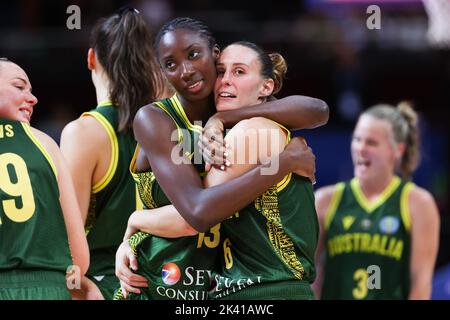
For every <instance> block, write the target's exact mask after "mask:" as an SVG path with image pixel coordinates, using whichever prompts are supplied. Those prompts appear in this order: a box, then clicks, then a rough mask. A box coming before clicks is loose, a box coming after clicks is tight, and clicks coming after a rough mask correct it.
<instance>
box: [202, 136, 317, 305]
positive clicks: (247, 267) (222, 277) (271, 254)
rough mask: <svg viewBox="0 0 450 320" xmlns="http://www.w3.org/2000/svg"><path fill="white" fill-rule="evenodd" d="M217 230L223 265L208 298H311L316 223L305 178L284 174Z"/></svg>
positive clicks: (309, 190) (311, 198)
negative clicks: (220, 243) (220, 238)
mask: <svg viewBox="0 0 450 320" xmlns="http://www.w3.org/2000/svg"><path fill="white" fill-rule="evenodd" d="M286 131H287V130H286ZM289 137H290V134H289V133H288V139H289ZM222 230H223V236H222V238H223V239H224V241H223V243H222V249H223V254H222V255H221V259H222V264H221V265H222V267H221V269H220V271H219V273H218V274H217V275H215V277H214V280H215V283H216V286H215V288H214V290H213V291H211V292H210V295H211V297H212V298H214V299H312V298H313V293H312V290H311V288H310V283H312V282H313V281H314V278H315V268H314V254H315V250H316V246H317V241H318V234H319V224H318V220H317V214H316V210H315V205H314V193H313V188H312V184H311V182H310V181H309V180H308V179H306V178H304V177H300V176H297V175H295V174H289V175H288V176H286V177H285V178H284V179H283V180H282V181H280V182H279V183H278V184H277V185H275V186H273V187H271V188H269V190H267V191H266V192H265V193H264V194H263V195H262V196H260V197H258V198H257V199H256V200H255V201H254V202H253V203H252V204H250V205H248V206H247V207H245V208H244V209H242V210H241V211H239V212H238V213H237V214H235V215H234V216H232V217H231V218H229V219H227V220H225V221H223V222H222Z"/></svg>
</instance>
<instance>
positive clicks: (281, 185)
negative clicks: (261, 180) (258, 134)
mask: <svg viewBox="0 0 450 320" xmlns="http://www.w3.org/2000/svg"><path fill="white" fill-rule="evenodd" d="M265 119H267V118H265ZM267 120H269V121H272V122H273V123H275V124H276V125H277V126H278V127H280V129H281V130H282V131H285V133H286V144H288V143H289V142H290V141H291V139H292V136H291V131H290V130H289V129H287V128H286V127H285V126H283V125H282V124H279V123H278V122H276V121H273V120H271V119H267ZM291 179H292V172H291V173H289V174H288V175H286V176H285V177H284V178H283V180H281V181H280V182H278V183H277V192H280V191H282V190H283V189H284V188H286V187H287V185H288V184H289V182H290V181H291Z"/></svg>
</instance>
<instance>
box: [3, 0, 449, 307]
mask: <svg viewBox="0 0 450 320" xmlns="http://www.w3.org/2000/svg"><path fill="white" fill-rule="evenodd" d="M374 4H375V5H378V7H379V8H380V13H381V20H380V21H381V24H380V27H381V28H380V29H373V30H371V29H369V28H368V27H367V24H366V22H367V20H368V19H369V17H370V16H371V15H372V14H373V11H370V12H369V13H367V12H366V10H367V8H368V7H369V6H370V5H374ZM70 5H77V6H79V8H80V10H81V29H79V30H78V29H74V30H69V29H68V28H67V26H66V22H67V19H68V18H69V16H70V15H71V13H72V12H70V13H67V12H66V10H67V8H68V7H69V6H70ZM123 5H130V6H133V7H135V8H137V9H138V10H139V11H140V12H141V14H142V15H144V16H145V17H146V19H147V21H148V24H149V27H150V28H151V29H152V30H153V32H154V33H156V32H157V30H158V28H159V27H160V26H161V25H162V24H163V23H164V22H165V21H167V20H169V19H171V18H174V17H177V16H190V17H193V18H196V19H200V20H202V21H204V22H205V23H206V24H207V25H208V26H209V27H210V28H211V30H212V31H213V33H214V35H215V37H216V39H217V40H218V42H219V44H220V45H221V46H224V45H226V44H228V43H230V42H233V41H236V40H249V41H253V42H256V43H258V44H260V45H261V46H262V47H263V48H265V49H266V50H269V51H278V52H280V53H281V54H282V55H283V56H284V57H285V58H286V60H287V62H288V74H287V76H288V78H287V80H286V82H285V85H284V88H283V90H282V91H281V92H280V93H279V94H278V97H283V96H286V95H291V94H302V95H308V96H313V97H318V98H320V99H323V100H325V101H326V102H327V103H328V105H329V106H330V110H331V114H330V121H329V123H328V124H327V125H326V126H324V127H322V128H319V129H315V130H310V131H304V132H300V133H299V134H301V135H303V136H305V137H306V138H307V139H308V142H309V144H310V145H311V146H312V148H313V150H314V152H315V153H316V155H317V184H316V186H315V187H316V188H318V187H321V186H323V185H327V184H331V183H335V182H336V181H338V180H346V179H350V178H351V177H352V163H351V157H350V140H351V133H352V130H353V127H354V125H355V123H356V120H357V117H358V115H359V113H360V112H361V111H363V110H364V109H366V108H368V107H370V106H372V105H374V104H376V103H381V102H384V103H390V104H397V103H398V102H399V101H401V100H404V99H406V100H409V101H411V102H413V104H414V106H415V108H416V110H417V111H418V112H419V115H420V127H421V130H422V136H421V139H422V145H421V148H422V163H421V165H420V167H419V169H418V170H417V172H416V174H415V175H414V181H415V183H416V184H418V185H419V186H421V187H424V188H426V189H428V190H429V191H430V192H431V193H432V194H433V195H434V197H435V199H436V201H437V203H438V206H439V210H440V214H441V234H440V249H439V254H438V260H437V264H436V273H435V280H434V286H433V298H435V299H449V298H450V212H449V206H448V196H449V189H448V180H449V179H448V176H449V174H448V167H449V166H448V163H449V162H448V126H449V121H448V116H447V115H448V112H447V110H446V109H448V108H449V107H450V0H384V1H381V0H380V1H375V0H370V1H369V0H304V1H301V0H295V1H294V0H281V1H273V0H259V1H257V5H256V3H255V2H249V1H242V0H227V1H208V0H179V1H175V0H141V1H127V2H126V1H106V0H80V1H76V0H59V1H49V0H48V1H47V0H44V1H36V0H18V1H11V2H10V3H7V2H5V1H2V4H1V5H0V8H1V9H0V56H6V57H8V58H10V59H11V60H13V61H15V62H16V63H18V64H19V65H21V66H22V67H23V68H24V69H25V71H26V72H27V73H28V76H29V77H30V80H31V83H32V86H33V93H34V94H35V95H36V96H37V97H38V99H39V103H38V105H37V107H36V108H37V109H36V110H35V111H37V112H35V113H34V114H33V120H32V125H33V126H35V127H37V128H39V129H41V130H43V131H44V132H46V133H48V134H49V135H51V136H52V137H53V138H54V139H55V140H56V141H59V136H60V133H61V130H62V128H63V127H64V126H65V125H66V124H67V123H68V122H69V121H71V120H73V119H76V118H77V117H78V116H79V115H80V114H81V113H82V112H83V111H87V110H90V109H92V108H94V107H95V105H96V99H95V92H94V87H93V85H92V83H91V78H90V72H89V71H88V69H87V67H86V56H87V50H88V48H89V33H90V30H91V28H92V26H93V24H94V23H95V21H96V20H97V19H98V18H100V17H102V16H106V15H109V14H111V13H113V12H115V11H116V10H117V9H119V8H120V7H122V6H123Z"/></svg>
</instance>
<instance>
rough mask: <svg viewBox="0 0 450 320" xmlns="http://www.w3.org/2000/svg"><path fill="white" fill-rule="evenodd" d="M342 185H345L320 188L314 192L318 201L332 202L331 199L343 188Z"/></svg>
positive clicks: (339, 184)
mask: <svg viewBox="0 0 450 320" xmlns="http://www.w3.org/2000/svg"><path fill="white" fill-rule="evenodd" d="M342 184H343V183H342V182H340V183H336V184H332V185H327V186H324V187H320V188H319V189H317V190H316V191H315V192H314V195H315V197H316V200H326V199H329V200H331V198H332V197H333V195H334V194H335V192H336V191H337V190H338V189H339V188H340V186H342Z"/></svg>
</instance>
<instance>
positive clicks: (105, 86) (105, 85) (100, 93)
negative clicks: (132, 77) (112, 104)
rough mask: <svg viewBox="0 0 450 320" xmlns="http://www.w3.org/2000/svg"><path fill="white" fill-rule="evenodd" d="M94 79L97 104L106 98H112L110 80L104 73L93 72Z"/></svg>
mask: <svg viewBox="0 0 450 320" xmlns="http://www.w3.org/2000/svg"><path fill="white" fill-rule="evenodd" d="M92 81H93V82H94V86H95V95H96V97H97V104H98V103H100V102H103V101H105V100H110V96H109V93H110V89H109V80H108V78H107V77H106V76H105V75H104V74H103V73H100V74H98V73H93V74H92Z"/></svg>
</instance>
